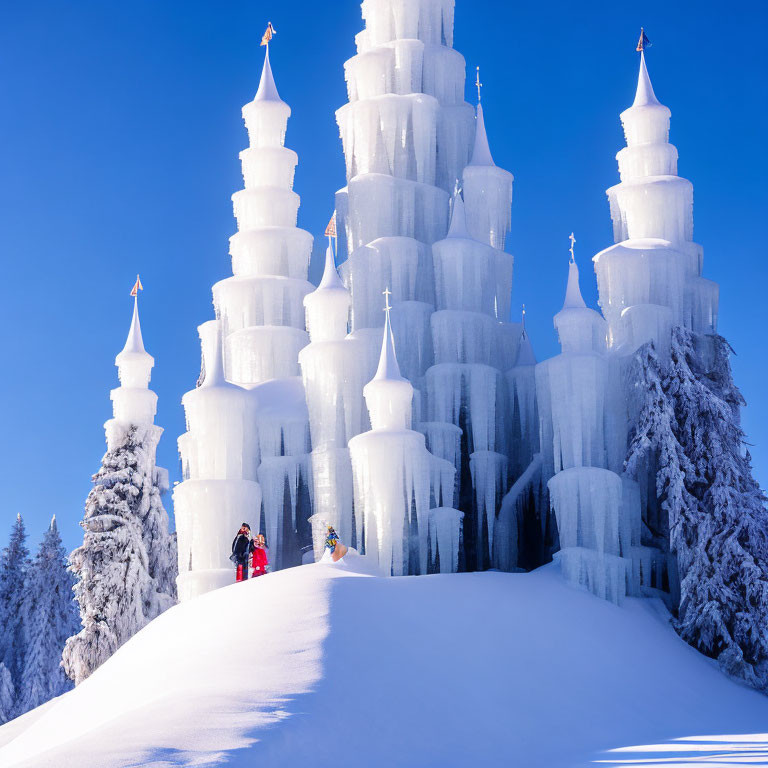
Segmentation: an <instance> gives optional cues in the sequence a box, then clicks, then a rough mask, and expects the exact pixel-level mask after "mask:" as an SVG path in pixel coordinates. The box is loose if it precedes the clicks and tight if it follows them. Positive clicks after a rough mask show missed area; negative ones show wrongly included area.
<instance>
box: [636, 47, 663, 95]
mask: <svg viewBox="0 0 768 768" xmlns="http://www.w3.org/2000/svg"><path fill="white" fill-rule="evenodd" d="M632 106H633V107H648V106H661V102H659V100H658V99H657V98H656V94H655V93H654V92H653V86H652V85H651V78H650V77H649V76H648V67H646V65H645V51H642V50H641V51H640V72H639V74H638V76H637V92H636V93H635V100H634V102H633V103H632Z"/></svg>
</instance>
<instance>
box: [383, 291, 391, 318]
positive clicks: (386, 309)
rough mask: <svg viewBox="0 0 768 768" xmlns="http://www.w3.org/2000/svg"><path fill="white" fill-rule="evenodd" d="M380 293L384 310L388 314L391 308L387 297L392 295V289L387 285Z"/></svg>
mask: <svg viewBox="0 0 768 768" xmlns="http://www.w3.org/2000/svg"><path fill="white" fill-rule="evenodd" d="M382 293H383V294H384V311H385V312H386V313H387V315H389V310H390V309H392V307H391V306H390V303H389V297H390V296H391V295H392V291H390V290H389V286H387V287H386V288H385V289H384V290H383V291H382Z"/></svg>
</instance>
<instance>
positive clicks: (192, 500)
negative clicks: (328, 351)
mask: <svg viewBox="0 0 768 768" xmlns="http://www.w3.org/2000/svg"><path fill="white" fill-rule="evenodd" d="M290 114H291V109H290V107H289V106H288V104H286V103H285V102H284V101H283V100H282V99H281V98H280V95H279V93H278V90H277V86H276V84H275V78H274V75H273V72H272V66H271V63H270V56H269V50H267V52H266V55H265V58H264V65H263V68H262V73H261V80H260V83H259V88H258V90H257V92H256V96H255V98H254V99H253V101H251V102H250V103H249V104H246V105H245V106H244V107H243V118H244V120H245V125H246V128H247V131H248V137H249V146H248V147H247V148H246V149H244V150H243V151H242V152H241V153H240V160H241V163H242V171H243V187H244V188H243V189H241V190H240V191H238V192H236V193H235V194H234V195H233V196H232V203H233V207H234V214H235V218H236V219H237V225H238V232H237V233H236V234H235V235H233V236H232V238H231V239H230V253H231V255H232V271H233V276H232V277H229V278H226V279H225V280H221V281H220V282H218V283H217V284H216V285H214V287H213V300H214V306H215V309H216V317H217V321H216V324H215V325H214V326H209V325H208V324H204V325H203V326H201V341H202V344H203V361H204V365H203V369H204V376H203V379H202V386H201V387H200V388H199V389H198V390H196V391H193V392H190V393H188V394H187V395H186V396H185V408H188V422H189V430H188V432H187V434H186V435H184V436H182V438H181V440H180V444H179V448H180V452H181V455H182V464H183V465H184V466H185V467H186V468H187V471H188V473H189V477H188V479H186V480H185V482H184V483H183V484H182V485H181V486H179V487H178V488H177V490H176V493H177V494H178V495H179V497H180V498H181V499H182V506H183V507H184V508H185V509H186V510H187V519H188V521H189V525H190V526H192V527H190V528H189V530H190V531H191V530H194V531H200V532H202V531H206V535H208V534H210V535H211V537H210V539H209V543H208V544H207V545H205V544H201V545H200V550H199V551H198V552H197V554H195V553H194V552H193V554H192V565H191V566H190V564H189V557H190V551H191V550H190V549H189V547H190V546H193V544H192V543H191V540H190V539H186V540H185V542H186V543H185V544H184V546H186V547H187V549H186V550H185V551H182V548H181V545H182V540H183V539H184V537H183V535H182V534H180V536H179V544H180V550H179V569H180V572H186V571H189V570H190V568H191V569H192V570H205V571H216V570H217V569H218V570H221V573H220V574H219V576H217V577H216V578H219V577H220V578H221V579H224V577H225V576H224V570H222V569H223V568H224V567H226V568H229V563H228V562H222V561H221V559H220V555H221V553H222V552H224V553H225V554H226V549H227V546H226V545H224V546H223V547H222V545H221V542H220V541H217V540H216V539H215V537H214V536H213V533H215V532H219V526H221V531H223V530H224V528H226V527H228V526H229V525H230V523H231V520H230V517H231V518H232V520H234V518H235V517H237V518H238V520H237V522H236V525H239V524H240V523H241V522H242V521H243V520H247V521H249V522H250V523H251V525H252V526H253V528H254V529H257V528H258V527H259V523H260V520H261V519H262V516H263V519H264V520H265V522H266V525H267V538H268V540H269V545H270V550H271V553H272V563H273V566H274V567H275V568H282V567H285V566H287V565H296V564H299V563H300V562H301V557H302V554H301V549H302V547H304V546H308V545H309V544H310V543H311V531H310V530H309V525H308V523H307V522H306V521H307V518H308V517H309V515H310V512H311V510H310V509H309V504H310V502H309V499H310V496H311V487H310V469H309V457H308V455H307V451H308V448H309V420H308V416H307V409H306V404H305V402H304V393H303V387H302V383H301V380H300V379H299V373H300V371H299V363H298V355H299V352H300V350H301V349H303V348H304V347H305V346H306V345H307V343H308V342H309V337H308V334H307V332H306V329H305V310H304V298H305V297H306V296H307V295H308V294H309V293H311V292H312V291H313V290H314V287H313V286H312V284H311V283H309V282H308V281H307V270H308V267H309V258H310V254H311V251H312V236H311V235H310V234H309V233H308V232H305V231H304V230H302V229H299V228H298V227H297V226H296V220H297V213H298V209H299V202H300V201H299V196H298V195H297V194H296V193H295V192H294V190H293V182H294V173H295V169H296V165H297V163H298V157H297V155H296V153H295V152H294V151H293V150H291V149H288V148H287V147H286V146H285V144H284V142H285V132H286V127H287V123H288V118H289V117H290ZM219 338H220V341H219ZM219 345H220V347H221V348H220V350H219V351H218V352H216V353H215V355H214V351H215V350H216V349H218V348H219ZM222 358H223V360H222ZM219 360H222V362H221V363H219ZM219 364H222V365H223V376H222V375H221V371H220V370H218V369H217V371H213V372H212V369H211V366H213V365H219ZM206 381H207V384H206ZM233 385H237V386H233ZM219 401H220V402H221V403H230V401H231V404H230V405H228V406H227V407H229V408H230V411H229V413H231V414H234V415H233V416H232V419H234V421H232V420H230V417H229V415H220V416H219V417H218V418H217V417H216V416H214V415H212V414H215V413H216V412H217V411H218V409H217V408H216V407H214V405H212V404H215V403H216V402H219ZM193 414H194V415H193ZM238 419H239V421H238ZM203 435H207V436H203ZM211 445H215V446H218V454H217V455H212V454H209V453H208V450H209V448H208V447H205V446H211ZM214 486H215V487H214ZM209 489H213V490H209ZM217 505H218V506H217ZM192 521H194V525H193V524H192ZM190 535H192V534H190ZM194 535H195V536H197V535H198V534H194ZM200 535H202V533H201V534H200ZM216 535H217V536H218V535H219V534H218V533H216ZM227 535H229V534H227ZM225 560H226V558H225ZM229 575H230V576H231V572H230V574H229ZM198 581H199V582H200V583H199V585H198V586H195V588H194V590H197V592H199V591H202V590H203V589H210V588H213V587H215V586H220V583H218V582H216V579H215V578H213V576H212V577H211V579H209V580H208V581H207V582H205V583H203V581H204V578H203V577H202V576H201V577H200V579H199V580H198ZM222 583H224V582H222ZM180 584H181V581H180ZM194 590H192V589H191V588H190V590H187V593H186V594H187V596H190V595H191V594H193V593H195V592H194Z"/></svg>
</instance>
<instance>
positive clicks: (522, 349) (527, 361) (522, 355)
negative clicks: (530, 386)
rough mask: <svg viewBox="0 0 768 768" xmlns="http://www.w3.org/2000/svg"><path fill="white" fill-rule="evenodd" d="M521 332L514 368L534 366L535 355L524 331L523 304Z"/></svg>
mask: <svg viewBox="0 0 768 768" xmlns="http://www.w3.org/2000/svg"><path fill="white" fill-rule="evenodd" d="M522 325H523V332H522V333H521V334H520V345H519V346H518V348H517V359H516V360H515V367H517V366H520V365H536V355H535V354H534V352H533V345H532V344H531V339H530V336H528V331H526V329H525V304H523V319H522Z"/></svg>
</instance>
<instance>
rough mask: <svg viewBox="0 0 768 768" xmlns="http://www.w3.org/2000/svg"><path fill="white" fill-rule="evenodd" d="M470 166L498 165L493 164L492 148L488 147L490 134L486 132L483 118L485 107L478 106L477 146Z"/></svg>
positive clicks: (473, 151)
mask: <svg viewBox="0 0 768 768" xmlns="http://www.w3.org/2000/svg"><path fill="white" fill-rule="evenodd" d="M469 164H470V165H496V163H494V162H493V156H492V155H491V148H490V146H489V145H488V134H487V133H486V132H485V117H484V116H483V105H482V104H480V103H479V102H478V104H477V121H476V125H475V146H474V149H473V150H472V159H471V160H470V161H469Z"/></svg>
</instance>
